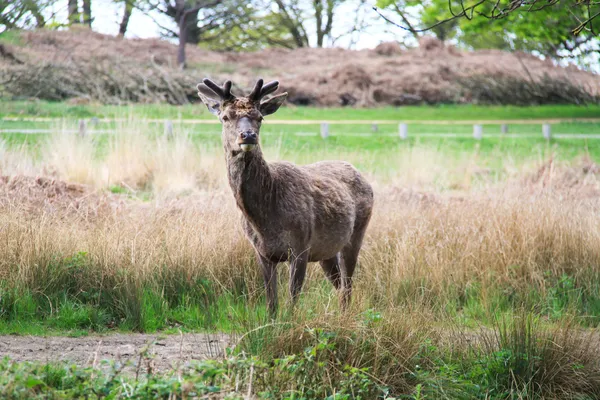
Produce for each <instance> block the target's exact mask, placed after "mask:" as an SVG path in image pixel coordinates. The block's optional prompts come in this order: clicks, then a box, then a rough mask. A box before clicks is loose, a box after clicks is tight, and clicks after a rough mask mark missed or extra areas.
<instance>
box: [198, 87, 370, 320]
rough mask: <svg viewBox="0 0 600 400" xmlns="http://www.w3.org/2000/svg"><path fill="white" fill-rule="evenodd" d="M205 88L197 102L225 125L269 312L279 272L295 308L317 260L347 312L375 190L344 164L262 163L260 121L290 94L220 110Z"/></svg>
mask: <svg viewBox="0 0 600 400" xmlns="http://www.w3.org/2000/svg"><path fill="white" fill-rule="evenodd" d="M206 89H208V88H206ZM206 89H203V88H201V87H200V86H199V90H200V93H199V95H200V97H201V99H202V100H203V102H204V103H205V104H206V105H207V106H208V107H209V109H211V111H212V112H214V113H215V114H217V115H218V116H219V118H220V119H221V121H222V122H223V132H222V139H223V148H224V151H225V157H226V160H227V174H228V178H229V184H230V186H231V189H232V191H233V194H234V196H235V199H236V203H237V205H238V207H239V209H240V210H241V211H242V214H243V226H244V231H245V233H246V236H247V237H248V239H249V240H250V242H251V243H252V245H253V247H254V249H255V250H256V255H257V258H258V260H259V263H260V265H261V267H262V270H263V275H264V279H265V286H266V289H267V303H268V306H269V309H270V311H271V312H272V313H274V312H275V311H276V309H277V279H276V269H275V268H276V266H277V264H278V263H279V262H284V261H289V262H290V294H291V297H292V301H295V300H296V299H297V297H298V294H299V293H300V290H301V288H302V284H303V282H304V277H305V274H306V265H307V263H308V262H316V261H319V262H320V264H321V266H322V267H323V270H324V272H325V274H326V275H327V277H328V278H329V280H330V281H331V282H332V284H333V285H334V287H335V288H336V289H341V290H342V298H341V303H342V307H343V308H345V307H346V306H347V304H348V302H349V300H350V294H351V287H352V275H353V273H354V269H355V266H356V262H357V259H358V253H359V251H360V248H361V245H362V240H363V237H364V234H365V230H366V228H367V225H368V223H369V220H370V218H371V211H372V208H373V190H372V188H371V185H370V184H369V183H368V182H367V181H366V180H365V178H364V177H363V176H362V175H361V174H360V173H359V172H358V171H357V170H356V169H355V168H354V167H353V166H352V165H351V164H349V163H347V162H343V161H321V162H318V163H315V164H310V165H305V166H297V165H294V164H291V163H288V162H274V163H267V162H266V161H265V159H264V158H263V154H262V151H261V149H260V142H259V138H260V135H259V130H260V125H261V121H262V116H263V115H268V114H271V113H273V112H275V111H276V110H277V109H278V108H279V106H280V105H281V104H282V103H283V101H284V100H285V97H286V96H287V93H284V94H281V95H277V96H275V97H272V98H270V99H268V100H265V101H263V102H260V100H259V101H251V100H249V99H248V98H239V99H237V98H236V99H234V100H230V101H226V102H224V103H223V104H219V105H218V107H215V105H216V104H215V100H214V99H208V98H207V96H206V94H210V90H208V91H207V90H206ZM213 97H214V96H213ZM244 133H252V134H255V137H256V143H257V144H256V146H254V147H253V148H252V149H251V150H249V151H243V150H242V148H241V147H240V145H243V144H245V136H244V135H243V134H244Z"/></svg>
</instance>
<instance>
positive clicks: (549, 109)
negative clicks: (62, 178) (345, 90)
mask: <svg viewBox="0 0 600 400" xmlns="http://www.w3.org/2000/svg"><path fill="white" fill-rule="evenodd" d="M7 116H11V117H52V118H87V117H98V118H112V117H115V116H120V117H124V116H131V117H134V118H171V119H178V118H183V119H211V118H214V116H212V115H211V114H210V113H209V112H208V111H207V110H206V107H204V106H203V105H202V104H200V103H197V104H191V105H185V106H170V105H164V104H151V105H146V104H136V105H126V106H110V105H70V104H67V103H61V102H48V101H6V100H4V101H0V117H7ZM545 118H567V119H568V118H600V105H595V106H571V105H560V106H558V105H557V106H536V107H515V106H476V105H439V106H407V107H381V108H315V107H295V106H288V107H283V108H281V109H280V110H279V111H278V112H277V115H275V116H273V117H271V118H270V119H273V120H276V119H298V120H305V119H308V120H311V119H314V120H394V121H400V120H406V121H418V120H452V121H454V120H499V119H502V120H511V119H545Z"/></svg>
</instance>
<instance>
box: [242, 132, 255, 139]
mask: <svg viewBox="0 0 600 400" xmlns="http://www.w3.org/2000/svg"><path fill="white" fill-rule="evenodd" d="M240 139H242V141H244V142H256V132H254V131H245V132H242V133H240Z"/></svg>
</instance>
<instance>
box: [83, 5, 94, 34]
mask: <svg viewBox="0 0 600 400" xmlns="http://www.w3.org/2000/svg"><path fill="white" fill-rule="evenodd" d="M83 24H84V25H87V26H89V27H90V28H91V27H92V0H83Z"/></svg>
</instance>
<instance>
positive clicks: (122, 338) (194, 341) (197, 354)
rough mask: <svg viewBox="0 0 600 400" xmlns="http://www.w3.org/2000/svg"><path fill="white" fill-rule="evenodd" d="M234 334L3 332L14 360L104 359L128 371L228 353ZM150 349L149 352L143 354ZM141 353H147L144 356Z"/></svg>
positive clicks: (2, 342)
mask: <svg viewBox="0 0 600 400" xmlns="http://www.w3.org/2000/svg"><path fill="white" fill-rule="evenodd" d="M230 341H231V338H230V337H229V336H228V335H225V334H192V333H186V334H183V335H158V334H111V335H106V336H87V337H79V338H70V337H58V336H57V337H39V336H0V356H1V357H5V356H7V357H10V359H11V360H13V361H31V362H33V361H36V362H43V363H48V362H59V361H60V362H68V363H72V364H76V365H79V366H84V367H86V366H97V367H99V368H100V367H101V366H102V364H101V361H102V360H109V361H116V362H119V363H120V364H124V363H128V362H129V365H127V366H126V367H125V372H135V370H136V369H137V368H138V367H139V368H142V370H143V371H144V372H145V371H147V370H148V368H150V369H151V370H153V371H167V370H169V369H173V368H178V367H183V366H185V365H186V364H188V363H189V362H190V361H193V360H203V359H208V358H218V357H222V356H223V355H224V351H225V348H226V347H227V346H229V345H231V343H230ZM144 353H146V355H143V354H144ZM140 354H142V355H143V356H142V357H140Z"/></svg>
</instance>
